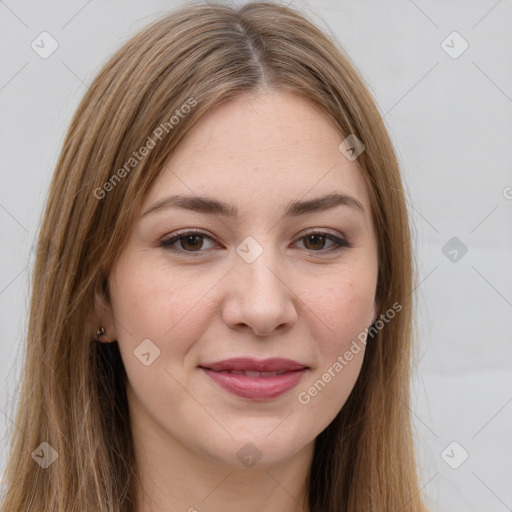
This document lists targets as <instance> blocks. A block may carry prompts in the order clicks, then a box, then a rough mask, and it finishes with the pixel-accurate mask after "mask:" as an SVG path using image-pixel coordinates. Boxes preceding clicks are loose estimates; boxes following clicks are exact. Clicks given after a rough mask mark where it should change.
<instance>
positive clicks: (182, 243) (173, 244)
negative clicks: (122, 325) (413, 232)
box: [159, 230, 351, 256]
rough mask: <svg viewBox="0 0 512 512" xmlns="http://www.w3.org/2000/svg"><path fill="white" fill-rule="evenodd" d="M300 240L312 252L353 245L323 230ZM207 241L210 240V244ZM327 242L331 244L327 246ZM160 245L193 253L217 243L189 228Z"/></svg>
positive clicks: (177, 250)
mask: <svg viewBox="0 0 512 512" xmlns="http://www.w3.org/2000/svg"><path fill="white" fill-rule="evenodd" d="M298 240H299V241H301V240H303V241H304V246H305V247H304V248H305V249H306V250H309V251H312V252H332V251H337V250H340V249H343V248H346V247H351V244H350V243H349V242H347V241H346V240H343V239H341V238H338V237H336V236H334V235H332V234H330V233H324V232H321V231H310V232H309V233H306V234H305V235H303V236H301V237H300V238H299V239H298ZM205 241H210V246H208V244H206V247H205ZM326 243H330V245H329V246H328V247H327V248H326V247H325V245H326ZM159 245H160V247H163V248H164V249H168V250H170V251H173V252H176V253H188V254H191V255H194V256H195V255H196V254H193V253H197V255H199V253H201V252H204V251H203V250H202V249H209V248H212V247H214V246H215V245H216V244H215V242H214V241H213V239H212V238H211V237H210V236H208V235H207V234H205V233H203V232H202V231H198V230H188V231H182V232H181V233H177V234H176V235H174V236H172V237H170V238H167V239H163V240H161V241H160V243H159Z"/></svg>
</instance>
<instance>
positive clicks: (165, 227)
mask: <svg viewBox="0 0 512 512" xmlns="http://www.w3.org/2000/svg"><path fill="white" fill-rule="evenodd" d="M343 138H344V137H341V136H340V135H339V134H338V133H337V131H336V129H335V128H334V127H333V126H332V125H331V124H330V123H329V121H328V120H327V119H326V118H325V116H323V115H322V114H321V113H320V112H319V111H317V110H316V109H315V108H314V107H313V106H311V105H310V104H309V103H308V102H306V101H305V100H304V99H301V98H300V97H299V96H296V95H294V94H292V93H283V92H279V93H269V92H260V93H257V94H251V95H250V96H249V95H245V96H242V97H240V98H238V99H235V100H232V101H231V102H230V103H228V104H225V105H223V106H221V107H218V108H217V109H215V110H212V111H210V112H209V113H208V115H207V116H206V117H204V118H203V119H202V120H201V121H200V122H199V123H198V124H197V125H196V126H195V127H194V128H193V130H192V131H191V132H189V134H188V135H187V136H186V138H185V139H184V140H183V141H182V143H181V144H180V146H179V149H178V150H177V151H176V152H174V153H173V155H172V157H171V158H170V160H169V161H168V162H167V164H166V166H165V167H164V168H163V169H162V171H161V173H160V174H159V176H158V178H157V179H156V181H155V182H154V184H153V186H152V188H151V189H150V191H149V192H148V194H147V196H146V198H145V202H144V205H143V208H142V211H141V212H140V213H141V215H140V217H139V219H138V221H137V222H136V223H135V225H134V226H133V229H132V232H131V233H130V238H129V242H128V244H127V246H126V248H125V249H124V251H123V252H122V254H121V255H120V257H119V259H118V260H117V263H116V264H115V266H114V268H113V269H112V272H111V274H110V276H109V279H108V283H109V290H110V296H111V302H110V304H109V305H108V308H110V318H111V320H109V321H108V322H110V323H109V326H108V332H107V334H108V335H109V338H110V339H117V341H118V344H119V348H120V351H121V355H122V358H123V361H124V365H125V367H126V371H127V374H128V384H127V385H128V389H127V392H128V399H129V406H130V412H131V417H132V420H133V422H134V423H135V424H136V425H137V426H138V429H139V431H141V432H142V431H143V432H146V433H147V434H148V436H147V437H148V439H149V438H151V439H158V440H159V442H163V443H167V445H168V446H180V447H185V448H186V449H187V450H188V451H189V452H191V453H194V454H195V455H197V456H200V457H203V458H205V459H209V460H210V461H214V462H215V463H217V464H223V465H228V466H236V467H243V465H245V466H247V467H249V466H250V465H251V463H250V462H249V459H251V460H252V459H254V460H256V459H259V461H258V467H262V466H264V465H271V464H277V463H280V462H283V461H286V460H288V459H290V458H291V457H293V456H295V455H297V454H298V453H299V452H300V451H301V450H305V449H307V448H308V447H309V448H311V447H312V443H313V441H314V439H315V437H316V436H317V435H318V434H319V433H320V432H321V431H322V430H324V429H325V428H326V427H327V425H328V424H329V423H330V422H331V421H332V420H333V418H334V417H335V416H336V415H337V413H338V412H339V411H340V409H341V408H342V407H343V405H344V403H345V401H346V400H347V398H348V395H349V394H350V392H351V390H352V388H353V386H354V384H355V382H356V379H357V377H358V374H359V371H360V368H361V364H362V360H363V356H364V347H365V345H364V343H362V342H361V341H360V340H361V339H362V338H361V333H362V332H364V330H365V328H367V327H368V326H369V325H370V324H371V322H372V321H373V320H374V318H375V315H376V309H375V304H374V299H375V291H376V284H377V265H378V261H377V242H376V237H375V233H374V228H373V224H372V219H371V210H370V202H369V197H368V193H367V189H366V186H365V183H364V181H363V178H362V176H361V174H360V172H361V171H360V170H359V169H358V167H357V165H356V161H349V160H348V159H347V158H346V157H345V156H344V155H343V154H342V153H341V152H340V151H339V149H338V146H339V144H340V142H341V141H342V140H343ZM334 194H338V195H334ZM177 196H180V197H181V199H177ZM328 196H331V197H330V198H328ZM170 197H174V200H171V199H169V198H170ZM187 198H188V199H187ZM198 198H204V200H203V201H198ZM358 336H359V339H358ZM356 347H357V348H356ZM233 359H235V361H233ZM283 359H285V360H287V361H283ZM229 360H231V361H229ZM258 372H259V373H258ZM262 372H263V373H262ZM149 433H151V435H149Z"/></svg>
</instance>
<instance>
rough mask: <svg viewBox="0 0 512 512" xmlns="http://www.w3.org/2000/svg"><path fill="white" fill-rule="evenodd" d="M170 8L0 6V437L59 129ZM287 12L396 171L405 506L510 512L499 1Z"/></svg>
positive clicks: (511, 315) (508, 279) (314, 6)
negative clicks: (402, 246)
mask: <svg viewBox="0 0 512 512" xmlns="http://www.w3.org/2000/svg"><path fill="white" fill-rule="evenodd" d="M180 3H181V2H177V1H163V0H160V1H156V0H151V1H145V2H135V1H125V0H123V1H122V2H121V1H102V2H100V1H98V0H92V1H85V0H84V1H76V0H71V1H66V2H64V1H61V2H55V1H47V2H44V3H43V2H35V1H27V2H15V1H14V0H5V1H0V41H1V45H0V55H1V59H2V66H1V69H0V112H1V125H0V130H1V133H0V140H1V151H0V169H1V176H2V178H1V180H2V181H1V185H2V186H1V187H0V227H1V229H0V232H1V236H2V242H1V245H0V265H1V266H0V268H1V270H0V315H1V316H0V326H1V334H0V350H1V354H2V357H1V358H0V389H1V391H0V435H4V436H5V433H6V432H7V428H15V427H14V426H13V421H14V420H13V418H14V416H13V410H14V409H13V396H14V394H15V393H16V392H17V390H18V385H19V383H18V381H17V372H18V370H19V367H20V360H21V356H22V350H21V348H22V340H23V333H24V329H25V322H26V318H27V304H28V291H29V288H28V280H29V277H30V271H31V265H32V263H33V254H32V252H31V248H32V247H33V244H34V240H35V236H36V231H37V227H38V223H39V219H40V214H41V211H42V208H43V205H44V200H45V197H46V193H47V189H48V185H49V180H50V177H51V175H52V172H53V169H54V166H55V163H56V161H57V158H58V155H59V151H60V148H61V144H62V141H63V137H64V134H65V131H66V130H67V127H68V125H69V122H70V119H71V116H72V114H73V112H74V110H75V108H76V106H77V105H78V102H79V100H80V99H81V97H82V96H83V94H84V92H85V91H86V87H87V85H88V84H89V83H90V82H91V79H92V78H93V76H94V75H95V74H96V73H97V72H98V71H99V69H100V67H101V66H102V64H103V63H104V62H105V61H106V59H107V58H108V57H109V56H110V55H111V54H112V53H113V52H114V50H116V49H117V48H118V47H119V46H121V44H122V43H123V42H124V41H126V40H127V39H128V38H129V37H130V36H131V35H132V34H133V33H134V32H136V31H138V30H139V29H140V28H142V27H143V26H144V25H146V24H147V23H149V22H151V21H153V20H154V19H156V18H157V17H159V16H160V15H162V14H164V13H165V12H166V11H168V10H169V9H172V8H173V7H174V6H176V5H178V4H180ZM291 4H292V5H295V6H297V7H300V8H301V9H302V10H304V11H306V12H307V13H309V15H310V17H312V19H313V20H315V21H316V22H317V23H318V24H319V25H320V26H322V27H323V28H324V29H325V30H328V31H329V32H331V33H332V34H333V35H334V36H335V37H336V38H337V39H338V41H339V42H340V43H341V44H342V46H344V48H345V49H346V50H347V52H348V53H349V55H350V56H351V57H352V59H353V60H354V62H355V64H356V65H357V66H358V67H359V69H360V70H361V72H362V74H363V76H364V77H365V78H366V80H367V81H368V83H369V87H370V89H371V91H372V93H373V94H374V96H375V98H376V100H377V102H378V104H379V106H380V109H381V111H382V114H383V115H384V120H385V123H386V125H387V127H388V129H389V130H390V133H391V136H392V138H393V140H394V142H395V146H396V150H397V152H398V155H399V158H400V161H401V164H402V168H403V173H404V180H405V182H406V186H407V188H408V191H409V203H410V209H411V213H412V221H413V223H414V238H415V252H416V254H417V258H418V267H419V274H420V275H419V281H420V284H419V286H418V288H417V297H418V304H417V318H418V326H419V340H418V345H419V347H418V353H419V365H418V368H417V372H416V375H415V379H414V392H413V402H412V415H413V416H412V417H413V420H414V424H415V428H416V439H417V450H418V456H419V461H420V463H421V467H422V485H423V486H424V488H423V491H422V492H423V493H424V494H425V496H428V497H429V499H430V503H431V504H432V510H439V511H450V512H477V511H478V512H482V511H485V512H505V511H506V510H512V487H511V486H510V482H511V481H512V480H511V478H512V436H511V432H512V343H511V335H510V333H511V331H512V265H511V262H512V170H511V162H512V143H511V141H512V65H511V62H512V31H511V30H510V27H512V3H511V2H510V1H507V0H502V1H496V0H479V1H471V2H470V1H453V0H452V1H446V0H444V1H441V0H435V1H434V0H430V1H427V0H415V1H413V0H389V1H383V0H381V1H369V0H358V1H356V0H341V1H335V0H319V1H315V0H310V1H305V0H300V1H299V0H297V1H295V2H291ZM43 31H47V32H49V33H50V34H51V35H52V37H53V38H55V40H56V41H57V42H58V45H59V47H58V49H57V50H56V51H55V53H53V54H52V55H51V56H50V57H49V58H47V59H42V58H41V57H40V56H39V55H38V54H37V53H36V52H35V51H34V50H33V49H32V48H31V43H32V41H33V40H35V39H36V38H37V37H38V36H39V34H40V33H41V32H43ZM454 31H456V32H458V33H459V34H460V36H461V37H462V38H463V39H461V37H459V36H458V35H453V34H452V32H454ZM443 41H445V43H443ZM464 41H466V42H467V44H468V45H469V46H468V48H467V50H466V51H464V52H463V53H462V54H461V55H459V56H458V57H457V58H453V57H454V55H456V54H458V53H459V52H460V51H461V50H462V49H463V48H464V46H465V43H464ZM443 48H444V49H443ZM445 49H447V50H448V51H449V52H451V53H452V56H450V55H449V54H448V53H447V52H446V51H445ZM453 237H456V238H457V239H458V241H455V242H454V241H452V242H450V244H449V245H447V246H446V245H445V244H447V243H448V242H449V241H450V240H451V239H452V238H453ZM454 244H455V245H454ZM457 244H458V245H457ZM462 244H463V245H462ZM464 247H465V248H466V249H467V252H466V253H465V254H463V253H464V251H465V249H464ZM454 251H456V252H454ZM35 406H37V404H35ZM453 442H455V443H457V444H452V443H453ZM6 446H7V439H6V438H5V437H3V438H2V446H1V447H0V448H1V450H0V468H1V467H3V466H4V465H5V457H6ZM466 452H467V454H468V458H467V460H465V461H464V462H463V463H462V464H461V462H462V461H463V459H464V457H465V456H466ZM459 464H460V466H459V467H458V468H457V469H454V466H458V465H459Z"/></svg>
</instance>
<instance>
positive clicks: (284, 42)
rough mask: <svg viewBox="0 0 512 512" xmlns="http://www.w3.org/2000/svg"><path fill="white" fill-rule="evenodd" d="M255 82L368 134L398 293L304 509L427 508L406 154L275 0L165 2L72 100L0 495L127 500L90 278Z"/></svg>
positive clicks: (124, 510)
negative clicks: (175, 5) (419, 438)
mask: <svg viewBox="0 0 512 512" xmlns="http://www.w3.org/2000/svg"><path fill="white" fill-rule="evenodd" d="M261 88H268V89H272V90H276V91H279V90H281V91H294V92H295V93H298V94H300V95H302V96H303V97H304V98H306V99H307V100H308V101H310V102H312V103H313V104H315V105H316V106H317V107H318V108H319V109H320V110H321V111H322V112H323V113H324V114H325V116H326V117H327V118H328V119H330V120H331V121H332V122H333V123H334V125H335V126H336V127H337V128H338V129H339V134H340V141H341V140H343V138H345V137H346V136H348V135H349V134H353V135H355V136H356V137H357V138H358V139H359V140H360V141H362V142H363V143H364V145H365V151H364V152H363V153H362V154H361V155H360V156H359V157H358V159H357V163H358V165H359V167H360V168H361V172H362V175H363V176H364V178H365V180H366V182H367V185H368V190H369V194H370V200H371V204H372V216H373V220H374V224H375V230H376V233H377V236H378V251H379V254H378V257H379V276H378V284H377V297H376V299H377V301H378V302H379V304H380V311H381V312H384V311H387V310H389V309H390V308H391V309H392V308H393V304H396V303H398V304H400V305H401V306H402V309H401V311H400V313H399V314H397V315H396V316H395V318H394V319H393V320H392V321H390V322H388V323H387V324H386V326H385V328H383V329H380V330H379V331H378V332H377V333H375V335H374V336H373V338H372V341H371V342H369V343H368V345H367V349H366V354H365V357H364V362H363V366H362V368H361V373H360V375H359V378H358V380H357V382H356V385H355V387H354V389H353V391H352V393H351V394H350V396H349V398H348V400H347V402H346V403H345V405H344V406H343V408H342V409H341V411H340V412H339V413H338V415H337V416H336V418H335V419H334V420H333V421H332V423H331V424H330V425H329V426H328V427H327V428H326V429H325V430H324V431H323V432H322V433H321V434H320V435H319V436H318V437H317V439H316V441H315V451H314V457H313V462H312V466H311V470H310V487H309V494H308V499H309V510H310V512H325V511H328V512H334V511H342V510H343V511H346V512H363V511H364V512H366V511H368V512H369V511H378V512H384V511H401V512H423V511H425V510H426V508H425V507H424V505H423V500H422V498H421V495H420V488H419V484H418V476H417V473H418V468H417V465H416V461H415V455H414V445H413V433H412V429H411V417H410V410H409V394H410V377H411V368H412V365H411V363H412V362H413V356H414V351H413V347H414V345H413V338H414V336H413V334H414V328H413V320H412V305H413V297H412V290H413V283H414V280H415V274H416V272H415V265H414V260H413V257H412V251H411V235H410V226H409V219H408V214H407V209H406V201H405V193H404V189H403V186H402V182H401V177H400V170H399V164H398V162H397V158H396V156H395V153H394V150H393V147H392V144H391V141H390V138H389V136H388V134H387V132H386V128H385V126H384V124H383V122H382V119H381V116H380V114H379V111H378V109H377V108H376V106H375V103H374V101H373V99H372V97H371V95H370V93H369V92H368V90H367V88H366V86H365V85H364V81H363V80H362V78H361V76H360V75H359V74H358V72H357V71H356V69H355V68H354V66H353V64H352V63H351V61H350V59H349V58H348V57H347V56H346V55H345V53H344V52H343V50H342V49H341V48H340V47H339V46H338V44H337V43H336V42H335V41H333V40H331V38H330V37H328V36H326V35H325V34H324V33H323V32H322V31H321V30H320V29H319V28H317V27H316V26H315V25H314V24H313V23H312V22H310V21H308V19H307V18H306V17H305V16H304V15H303V14H301V13H300V12H298V11H296V10H293V9H291V8H289V7H286V6H283V5H278V4H274V3H268V2H262V3H258V2H255V3H248V4H246V5H243V6H241V7H238V8H235V7H231V6H227V5H223V4H215V3H207V4H206V3H204V4H192V5H189V6H185V7H181V8H180V9H178V10H176V11H174V12H172V13H170V14H168V15H166V16H164V17H162V18H161V19H159V20H157V21H156V22H154V23H152V24H151V25H150V26H148V27H146V28H145V29H144V30H142V31H141V32H140V33H138V34H137V35H135V36H134V37H133V38H132V39H130V40H129V41H128V42H127V43H126V44H125V45H124V46H123V47H122V48H121V49H120V50H118V51H117V53H116V54H115V55H114V56H113V57H112V58H111V59H110V60H109V61H108V62H107V64H106V65H105V66H104V67H103V68H102V70H101V71H100V73H99V74H98V76H97V77H96V79H95V80H94V81H93V83H92V85H91V86H90V88H89V90H88V91H87V93H86V95H85V97H84V99H83V100H82V102H81V104H80V106H79V107H78V109H77V111H76V113H75V116H74V118H73V120H72V123H71V126H70V128H69V131H68V133H67V136H66V139H65V141H64V144H63V148H62V152H61V155H60V158H59V161H58V163H57V167H56V170H55V173H54V176H53V181H52V183H51V187H50V190H49V196H48V200H47V205H46V210H45V213H44V217H43V221H42V225H41V229H40V234H39V240H38V254H37V258H36V263H35V267H34V271H33V282H32V298H31V305H30V317H29V325H28V332H27V336H26V346H25V352H24V361H23V367H22V372H23V373H22V385H21V389H20V395H19V403H18V405H17V411H16V415H15V418H14V422H15V424H16V426H15V427H12V430H13V432H12V442H11V444H10V450H9V459H8V463H7V466H6V471H5V476H4V482H6V483H7V485H8V490H7V494H6V498H5V502H4V504H3V508H2V510H5V511H6V512H26V511H28V510H31V511H32V510H34V511H35V510H42V511H48V512H49V511H51V512H64V511H65V512H73V511H80V512H83V511H93V510H94V511H102V512H114V511H115V512H131V511H133V508H134V503H135V502H134V496H135V490H134V489H135V486H136V485H137V481H138V480H137V475H136V468H135V463H134V455H133V444H132V437H131V430H130V422H129V415H128V404H127V399H126V390H125V384H126V372H125V370H124V366H123V364H122V360H121V358H120V354H119V350H118V347H117V344H116V343H111V344H108V346H106V347H103V348H102V349H101V348H100V347H99V344H98V343H97V342H96V341H95V340H94V338H93V334H94V332H93V329H94V328H95V327H97V325H94V326H93V324H91V321H90V320H91V317H93V316H94V296H95V292H98V291H99V292H103V293H105V294H107V296H108V287H107V278H108V275H109V271H110V269H111V268H112V265H113V264H114V263H115V261H116V258H117V257H118V255H119V254H120V253H121V251H122V250H123V247H124V244H125V242H126V240H127V235H128V233H129V232H130V229H131V226H132V225H133V222H134V221H135V218H136V215H137V214H138V212H139V209H140V206H141V203H142V200H143V198H144V195H145V193H146V191H147V190H148V188H149V187H150V185H151V184H152V183H153V181H154V180H155V178H156V176H157V175H158V173H159V171H160V170H161V169H162V167H163V165H164V163H165V162H166V160H167V159H168V158H169V156H170V154H171V153H172V152H173V150H174V149H175V148H176V146H177V145H178V144H179V142H180V140H181V139H182V138H183V137H184V136H185V135H186V134H187V133H188V132H189V130H190V129H191V127H192V126H194V125H195V123H197V122H199V121H200V119H201V118H202V117H203V116H204V115H205V114H206V113H207V112H208V111H210V110H211V109H212V108H214V107H216V106H218V105H221V104H223V103H225V102H228V101H229V100H231V99H233V98H235V97H237V96H239V95H240V94H244V93H247V92H250V91H256V90H259V89H261ZM183 105H189V107H190V108H188V110H187V109H185V108H184V107H183V109H182V106H183ZM180 109H182V110H180ZM177 110H178V111H179V112H181V113H182V114H183V112H186V115H185V114H183V115H179V112H177ZM173 116H178V117H179V122H176V123H175V122H174V121H172V117H173ZM157 133H158V134H160V135H161V137H157V135H156V134H157ZM150 140H151V141H152V142H154V145H152V146H151V147H150ZM143 146H146V147H147V148H149V149H150V151H149V152H147V154H146V156H144V158H141V159H140V160H139V159H138V158H137V159H136V162H135V157H134V152H136V151H138V150H139V149H140V148H142V147H143ZM132 160H133V161H132ZM121 169H124V171H125V172H124V173H123V172H122V171H121ZM41 443H48V445H49V447H51V449H52V450H54V451H55V453H56V454H58V459H57V461H56V462H54V463H53V464H51V465H49V467H47V468H46V469H45V468H43V467H42V466H41V465H40V464H36V462H35V460H36V458H37V456H38V455H39V456H40V457H43V456H44V457H46V458H48V457H50V456H51V454H54V452H53V451H52V450H50V448H49V447H48V446H47V445H43V446H42V447H40V445H41ZM37 450H39V452H38V451H37ZM34 452H36V454H35V456H34ZM41 454H42V455H41Z"/></svg>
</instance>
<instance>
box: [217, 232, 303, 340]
mask: <svg viewBox="0 0 512 512" xmlns="http://www.w3.org/2000/svg"><path fill="white" fill-rule="evenodd" d="M236 252H237V254H236V255H235V262H234V266H233V268H232V273H233V277H234V280H233V287H231V297H230V300H229V302H228V303H229V304H230V306H229V307H228V311H227V312H226V320H227V321H228V323H230V324H232V326H234V325H241V324H245V325H247V326H249V327H251V328H252V329H253V330H254V331H255V332H256V333H258V334H269V333H271V332H272V331H273V330H274V329H276V328H277V327H279V326H282V325H283V324H290V323H291V322H292V321H293V319H294V318H295V316H296V313H295V308H294V305H293V293H292V291H291V289H290V287H289V286H287V285H286V276H284V275H283V274H284V270H283V268H284V267H283V264H282V261H281V258H280V254H279V251H278V250H277V249H276V248H275V247H274V246H273V244H272V242H271V240H270V239H269V238H267V239H266V240H265V241H263V242H257V241H256V240H255V239H254V238H252V237H247V238H246V239H245V240H244V241H243V242H242V243H241V244H239V246H238V247H237V248H236Z"/></svg>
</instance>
